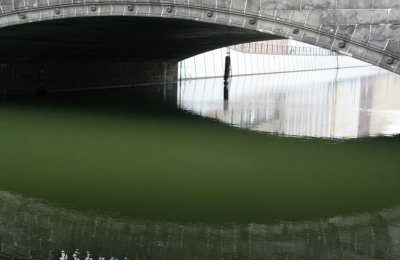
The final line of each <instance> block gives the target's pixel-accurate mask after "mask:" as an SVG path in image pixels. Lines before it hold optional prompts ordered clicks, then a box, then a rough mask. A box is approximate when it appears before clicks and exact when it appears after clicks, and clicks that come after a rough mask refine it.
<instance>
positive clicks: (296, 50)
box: [230, 42, 336, 56]
mask: <svg viewBox="0 0 400 260" xmlns="http://www.w3.org/2000/svg"><path fill="white" fill-rule="evenodd" d="M230 48H231V49H232V50H235V51H240V52H244V53H254V54H270V55H298V56H334V55H336V52H335V51H330V50H325V49H322V48H318V47H303V46H287V45H274V44H268V43H265V42H251V43H244V44H239V45H235V46H232V47H230Z"/></svg>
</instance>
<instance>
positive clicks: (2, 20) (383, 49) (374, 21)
mask: <svg viewBox="0 0 400 260" xmlns="http://www.w3.org/2000/svg"><path fill="white" fill-rule="evenodd" d="M286 2H291V1H286ZM292 2H295V1H292ZM297 2H298V1H297ZM306 2H309V1H306ZM325 2H326V4H325V5H313V4H312V1H311V2H310V3H309V5H306V6H299V8H298V7H297V6H296V5H295V6H293V4H292V5H290V4H273V3H274V1H270V0H262V1H255V0H247V1H241V0H240V1H239V0H224V1H223V0H175V1H166V0H154V1H153V0H144V1H140V0H131V1H110V0H107V1H74V0H72V1H67V0H56V1H53V0H46V1H43V0H34V1H32V0H14V1H10V0H8V1H3V3H2V4H1V14H0V27H1V28H3V29H2V30H4V28H5V27H9V26H13V25H20V24H26V23H32V22H44V21H48V20H58V19H66V18H79V17H96V16H101V17H103V16H124V17H131V16H132V17H148V18H172V19H179V20H190V21H197V22H204V23H208V24H215V25H223V26H228V27H230V28H240V29H243V30H244V31H247V32H257V33H258V34H257V37H255V38H260V39H262V38H263V37H265V38H266V39H272V38H290V39H294V40H297V41H300V42H305V43H309V44H312V45H315V46H319V47H322V48H325V49H331V50H336V51H338V52H340V53H342V54H346V55H349V56H352V57H354V58H356V59H359V60H362V61H365V62H367V63H370V64H373V65H376V66H379V67H382V68H385V69H387V70H390V71H393V72H395V73H400V67H399V66H398V65H399V60H400V55H399V54H400V50H399V48H398V47H399V46H400V44H399V40H400V36H397V37H399V39H397V38H395V37H396V35H395V33H396V32H398V30H400V26H398V25H396V23H393V21H394V18H393V13H395V12H397V9H395V10H392V9H390V10H389V9H388V8H389V7H390V6H382V7H380V8H377V9H373V8H372V9H368V6H365V7H364V9H360V8H359V7H358V6H355V7H354V9H352V8H351V6H347V9H344V8H343V7H342V8H332V7H331V6H330V4H329V3H330V1H329V0H327V1H325ZM333 2H334V1H333ZM345 7H346V6H345ZM394 7H395V6H394ZM302 8H305V9H302ZM387 12H389V13H390V12H391V13H392V14H388V15H389V16H388V17H387V18H386V13H387ZM346 14H353V15H354V16H357V18H354V17H346ZM379 14H385V17H380V16H378V15H379ZM398 14H400V13H398ZM390 15H391V16H390ZM399 16H400V15H399ZM390 17H392V18H390ZM340 18H342V20H340ZM366 34H368V36H367V35H366ZM372 34H373V35H374V36H373V37H372V38H371V35H372ZM242 36H243V37H242V38H241V39H240V41H241V42H246V41H247V42H248V41H251V40H253V39H254V37H251V36H250V33H249V37H246V35H242ZM252 36H254V35H252ZM227 43H229V41H228V40H227ZM210 46H211V47H210V48H212V47H214V46H212V45H210ZM218 47H220V46H218ZM199 51H204V48H203V49H202V50H199Z"/></svg>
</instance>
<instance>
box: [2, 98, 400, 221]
mask: <svg viewBox="0 0 400 260" xmlns="http://www.w3.org/2000/svg"><path fill="white" fill-rule="evenodd" d="M399 158H400V138H399V137H381V138H363V139H358V140H347V141H337V140H329V139H313V138H309V139H301V138H284V137H280V136H275V135H271V134H261V133H253V132H250V131H246V130H241V129H236V128H231V127H229V126H227V125H224V124H222V123H218V122H215V121H211V120H208V119H202V118H199V117H196V116H192V115H189V114H187V113H184V112H180V111H169V112H157V111H152V112H143V111H142V110H140V111H137V110H135V111H132V110H122V109H116V108H113V107H108V108H101V109H100V108H98V107H81V108H78V107H74V106H73V105H71V106H70V107H57V106H46V105H36V106H21V105H17V104H8V105H4V104H3V105H2V106H1V107H0V190H3V191H10V192H13V193H18V194H21V195H23V196H26V197H31V198H38V199H42V200H44V201H46V203H47V202H48V203H51V204H56V205H59V206H61V207H63V208H70V209H73V210H77V211H79V212H87V213H88V214H89V215H94V216H96V215H101V216H113V217H118V218H122V219H142V220H154V221H156V220H159V221H171V222H176V223H211V224H212V223H237V224H247V223H264V224H265V223H275V222H279V221H283V220H289V221H302V220H318V219H320V218H327V217H332V216H340V215H352V214H357V213H363V212H370V211H380V210H383V209H385V208H390V207H394V206H398V205H400V189H399V183H400V171H399V164H400V160H399Z"/></svg>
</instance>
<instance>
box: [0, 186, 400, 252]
mask: <svg viewBox="0 0 400 260" xmlns="http://www.w3.org/2000/svg"><path fill="white" fill-rule="evenodd" d="M0 212H1V221H2V222H1V225H0V237H1V238H2V240H1V247H0V256H3V257H8V258H12V259H15V258H17V259H18V258H19V259H32V258H33V259H56V257H57V256H58V254H59V253H60V252H61V250H65V251H66V252H74V251H75V249H76V248H79V249H81V251H83V252H86V250H88V251H90V252H91V256H92V257H93V259H98V257H100V256H102V257H106V258H108V259H109V258H110V257H118V259H123V258H124V257H126V258H128V259H397V258H398V257H400V248H399V242H400V208H391V209H388V210H384V211H381V212H371V213H364V214H359V215H355V216H347V217H342V216H338V217H333V218H329V219H320V220H312V221H304V222H280V223H276V224H269V225H264V224H247V225H235V224H177V223H172V222H164V221H158V222H156V221H141V220H123V219H118V218H105V217H102V216H100V215H95V214H82V213H79V212H75V211H71V210H68V209H65V208H62V207H58V206H51V205H48V204H46V203H44V202H41V201H38V200H32V199H28V198H26V197H23V196H19V195H15V194H13V193H9V192H4V191H1V192H0ZM83 255H85V254H83ZM70 256H71V255H70ZM68 259H69V258H68Z"/></svg>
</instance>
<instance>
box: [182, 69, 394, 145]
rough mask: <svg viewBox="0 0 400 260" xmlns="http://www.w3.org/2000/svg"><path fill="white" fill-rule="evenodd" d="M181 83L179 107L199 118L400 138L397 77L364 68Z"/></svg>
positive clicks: (289, 130)
mask: <svg viewBox="0 0 400 260" xmlns="http://www.w3.org/2000/svg"><path fill="white" fill-rule="evenodd" d="M222 86H223V83H222V79H203V80H196V81H183V82H182V85H181V86H180V88H179V89H178V95H179V97H178V103H179V107H181V108H182V109H184V110H187V111H190V112H192V113H195V114H199V115H201V116H204V117H209V118H214V119H217V120H219V121H222V122H225V123H228V124H231V125H234V126H238V127H242V128H247V129H250V130H253V131H261V132H271V133H277V134H281V135H288V136H301V137H323V138H345V139H348V138H358V137H370V136H391V135H395V134H399V133H400V102H399V100H400V77H399V76H397V75H395V74H392V73H389V72H386V71H384V70H381V69H378V68H375V67H367V68H354V69H342V70H338V71H337V70H323V71H310V72H301V73H300V72H299V73H281V74H267V75H257V76H247V77H235V78H233V79H232V83H231V86H230V98H229V101H228V102H224V101H223V87H222Z"/></svg>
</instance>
